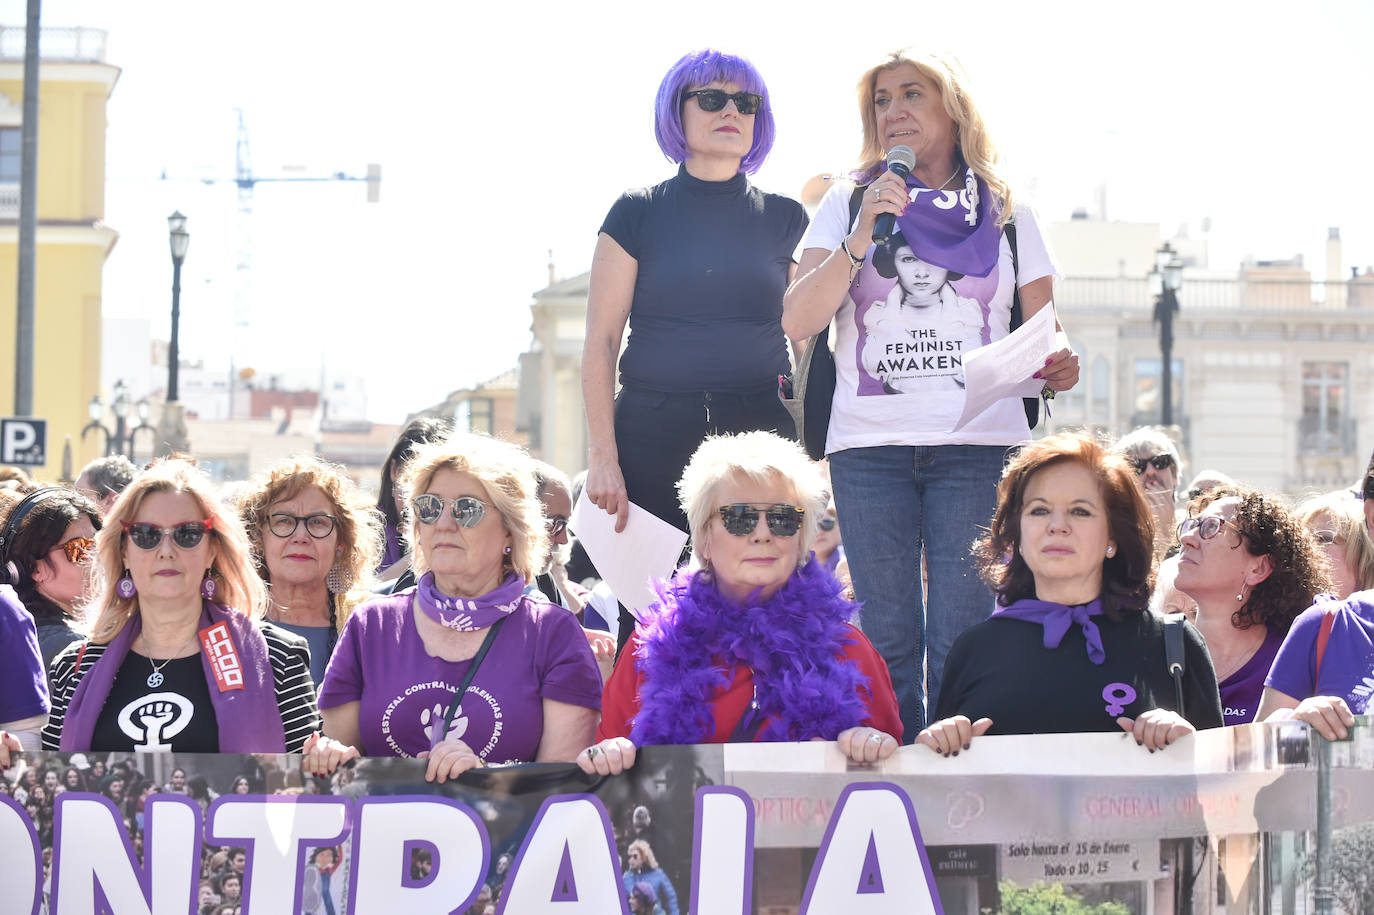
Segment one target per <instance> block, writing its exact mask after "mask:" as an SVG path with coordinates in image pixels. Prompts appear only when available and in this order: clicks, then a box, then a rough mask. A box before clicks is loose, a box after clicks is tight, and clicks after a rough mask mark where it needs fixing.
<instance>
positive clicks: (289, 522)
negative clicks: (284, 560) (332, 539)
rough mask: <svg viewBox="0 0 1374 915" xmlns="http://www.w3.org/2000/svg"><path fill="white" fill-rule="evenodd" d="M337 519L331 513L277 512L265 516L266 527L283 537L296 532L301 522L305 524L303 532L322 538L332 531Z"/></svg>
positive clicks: (318, 538) (317, 538)
mask: <svg viewBox="0 0 1374 915" xmlns="http://www.w3.org/2000/svg"><path fill="white" fill-rule="evenodd" d="M338 521H339V519H338V518H335V517H334V516H333V515H326V514H323V513H321V514H314V515H305V516H301V515H288V514H286V513H285V512H279V513H278V514H275V515H268V516H267V529H268V530H269V531H271V532H272V533H273V534H276V535H277V536H278V537H281V538H283V539H285V538H287V537H290V536H291V535H292V534H294V533H296V528H298V527H300V526H301V524H302V523H304V524H305V532H306V533H307V534H309V535H310V536H311V537H314V538H315V539H316V540H323V539H324V538H326V537H328V536H329V535H330V534H332V533H334V525H335V524H337V523H338Z"/></svg>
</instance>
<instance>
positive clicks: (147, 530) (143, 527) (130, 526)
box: [120, 518, 214, 550]
mask: <svg viewBox="0 0 1374 915" xmlns="http://www.w3.org/2000/svg"><path fill="white" fill-rule="evenodd" d="M120 523H121V524H123V525H124V533H126V534H128V535H129V539H130V540H132V541H133V543H134V546H136V547H138V548H139V549H140V550H155V549H157V548H158V546H160V545H161V544H162V540H163V538H164V537H166V536H167V535H168V534H171V535H172V543H174V544H176V545H177V546H178V547H180V548H181V549H183V550H194V549H195V548H196V547H198V546H200V542H201V540H203V539H205V532H206V531H208V530H212V529H213V528H214V522H213V521H212V520H211V519H209V518H206V519H205V520H204V521H187V522H185V523H184V524H178V525H177V526H176V527H158V526H157V525H156V524H144V523H143V522H141V521H122V522H120Z"/></svg>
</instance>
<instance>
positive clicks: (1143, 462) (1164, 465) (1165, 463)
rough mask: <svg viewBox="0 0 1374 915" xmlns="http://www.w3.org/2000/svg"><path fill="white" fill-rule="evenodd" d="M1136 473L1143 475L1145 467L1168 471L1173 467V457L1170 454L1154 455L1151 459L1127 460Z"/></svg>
mask: <svg viewBox="0 0 1374 915" xmlns="http://www.w3.org/2000/svg"><path fill="white" fill-rule="evenodd" d="M1127 460H1128V461H1130V462H1131V466H1132V467H1134V468H1135V472H1136V473H1144V472H1145V468H1146V467H1153V468H1154V469H1155V470H1168V469H1169V468H1170V467H1172V466H1174V456H1173V455H1172V454H1156V455H1155V456H1154V457H1151V458H1127Z"/></svg>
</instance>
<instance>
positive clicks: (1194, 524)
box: [1178, 515, 1245, 540]
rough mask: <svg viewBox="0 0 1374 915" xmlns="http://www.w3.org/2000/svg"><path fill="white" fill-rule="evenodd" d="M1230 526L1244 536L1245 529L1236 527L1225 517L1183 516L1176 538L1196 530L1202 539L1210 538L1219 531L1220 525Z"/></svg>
mask: <svg viewBox="0 0 1374 915" xmlns="http://www.w3.org/2000/svg"><path fill="white" fill-rule="evenodd" d="M1223 525H1224V526H1226V527H1229V528H1231V530H1233V531H1235V532H1236V533H1237V534H1240V535H1241V536H1245V531H1243V530H1241V529H1240V528H1238V527H1236V526H1235V525H1234V524H1232V523H1231V522H1230V521H1227V520H1226V519H1225V518H1218V517H1217V516H1216V515H1208V516H1207V517H1206V518H1184V519H1183V521H1182V522H1181V523H1180V524H1179V526H1178V539H1179V540H1182V539H1183V537H1184V535H1185V534H1191V533H1192V532H1193V531H1197V535H1198V536H1199V537H1201V538H1202V539H1203V540H1212V539H1214V538H1215V537H1216V535H1217V534H1219V533H1221V528H1222V526H1223Z"/></svg>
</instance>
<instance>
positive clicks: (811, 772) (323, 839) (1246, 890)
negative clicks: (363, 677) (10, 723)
mask: <svg viewBox="0 0 1374 915" xmlns="http://www.w3.org/2000/svg"><path fill="white" fill-rule="evenodd" d="M1361 725H1362V726H1360V727H1357V728H1356V729H1355V737H1354V738H1353V739H1352V740H1350V741H1346V742H1343V743H1340V744H1337V745H1334V747H1333V752H1332V754H1331V755H1332V763H1333V768H1332V769H1331V781H1332V785H1333V788H1332V792H1331V798H1330V800H1331V810H1332V817H1333V823H1334V825H1335V826H1336V827H1337V828H1338V830H1344V832H1343V833H1340V835H1343V836H1346V837H1351V836H1353V837H1354V839H1351V841H1354V840H1358V841H1366V839H1364V838H1362V837H1363V836H1366V835H1367V836H1369V837H1370V838H1369V841H1374V829H1371V828H1370V826H1371V824H1374V737H1371V734H1370V730H1369V728H1368V727H1367V719H1361ZM1312 740H1313V738H1312V737H1311V735H1310V734H1309V732H1308V729H1307V727H1306V725H1303V724H1300V723H1283V724H1263V725H1247V726H1245V727H1239V728H1226V729H1218V730H1215V731H1208V732H1203V733H1200V734H1198V735H1195V736H1194V737H1190V738H1186V739H1184V740H1183V741H1180V742H1179V743H1177V744H1175V745H1174V746H1171V747H1169V748H1168V749H1167V750H1165V751H1161V752H1158V753H1154V754H1150V753H1147V752H1146V751H1144V750H1143V749H1141V748H1140V747H1138V746H1136V745H1135V743H1134V741H1133V740H1132V739H1131V738H1130V737H1129V736H1128V735H1125V734H1122V735H1114V734H1068V735H1040V736H1028V737H983V738H979V739H978V740H977V741H976V742H975V743H974V745H973V747H972V748H971V749H970V750H969V751H967V752H966V753H964V754H963V755H962V756H960V757H959V758H958V759H945V758H942V757H940V756H938V755H937V754H934V753H932V752H930V751H929V750H927V749H926V748H924V747H911V748H905V749H903V750H901V751H899V752H898V753H897V754H895V755H894V756H893V757H892V758H891V759H889V760H887V761H886V762H884V763H882V764H879V765H877V766H873V767H861V766H855V765H852V764H849V763H848V762H847V761H846V760H845V759H844V757H843V756H842V755H841V754H840V753H839V752H838V751H837V750H836V748H835V747H834V745H833V744H826V743H805V744H731V745H724V746H722V745H709V746H699V747H650V748H645V749H643V750H642V751H641V753H640V757H639V761H638V763H637V764H636V766H635V767H634V769H633V770H631V771H630V772H628V773H626V774H625V775H621V776H616V777H612V778H598V777H593V776H587V775H584V774H583V773H582V772H581V771H580V770H578V769H576V767H573V766H568V765H525V766H510V767H493V768H489V769H484V770H475V771H473V772H470V773H467V774H465V775H464V776H463V777H461V778H459V779H458V780H456V781H451V782H448V783H446V784H443V785H436V784H430V783H426V782H425V781H424V777H423V776H424V763H423V762H422V761H415V760H401V759H376V758H374V759H363V760H359V761H358V762H357V763H356V764H354V765H352V766H349V767H346V768H344V769H341V770H340V771H339V772H338V773H336V774H335V775H334V776H333V777H332V778H329V779H313V778H302V776H301V773H300V769H299V765H300V763H299V759H298V758H295V757H290V756H284V755H258V756H237V755H214V756H211V755H204V756H201V755H188V754H170V753H139V754H125V753H119V754H113V753H85V754H81V753H77V754H61V753H31V754H20V755H18V756H17V758H16V760H15V763H14V766H13V767H12V768H11V769H10V770H9V771H8V772H7V773H6V774H5V791H4V793H3V794H0V847H3V848H4V849H5V850H6V854H4V855H3V856H0V887H3V888H4V890H3V897H2V898H0V910H3V911H5V912H22V913H63V915H65V913H78V912H79V913H82V915H86V913H91V912H110V913H113V915H135V913H137V915H167V913H178V915H180V913H185V912H191V913H199V915H234V913H236V912H237V913H252V915H259V913H262V915H272V913H280V915H287V913H290V915H297V913H304V915H319V913H330V915H344V913H372V912H386V913H393V912H407V913H411V912H414V913H431V912H433V913H469V912H474V913H478V915H486V913H488V912H491V913H497V915H500V913H512V915H516V913H518V915H526V913H557V915H582V913H587V915H606V913H615V912H620V913H626V915H631V913H634V912H638V911H648V912H655V911H661V912H663V913H664V915H685V913H688V912H693V913H702V915H708V913H709V915H720V913H727V915H728V913H745V912H758V913H765V915H784V913H786V915H794V913H834V912H845V911H848V910H849V909H850V908H851V907H854V906H862V907H863V912H864V913H865V915H884V913H894V915H895V913H903V915H909V913H922V912H935V913H965V912H967V913H977V912H980V911H984V910H986V911H992V912H998V911H1002V910H1003V904H1004V901H1005V900H1006V898H1007V896H1008V894H1012V895H1014V894H1018V893H1022V892H1027V893H1036V892H1050V890H1047V889H1046V887H1054V888H1055V889H1054V890H1053V892H1054V893H1060V894H1064V895H1063V896H1062V898H1064V899H1068V900H1071V901H1074V904H1075V905H1079V906H1080V908H1079V909H1070V911H1082V912H1095V911H1102V912H1107V911H1110V912H1138V913H1141V915H1145V913H1151V915H1159V913H1165V912H1174V911H1181V910H1183V909H1184V908H1187V906H1185V905H1184V902H1185V901H1186V900H1191V899H1192V898H1199V899H1201V898H1204V897H1207V896H1210V898H1211V899H1214V900H1215V899H1218V898H1221V899H1224V900H1227V904H1226V906H1223V907H1214V908H1212V909H1209V910H1210V911H1232V912H1241V911H1252V910H1256V909H1255V908H1252V903H1253V902H1254V901H1256V900H1268V899H1271V898H1278V897H1283V898H1286V899H1293V898H1301V899H1306V898H1308V897H1309V896H1310V895H1311V891H1312V888H1311V873H1310V867H1309V865H1308V859H1309V857H1310V855H1309V854H1308V852H1309V851H1310V848H1311V843H1310V840H1309V838H1308V834H1309V833H1310V832H1311V831H1312V830H1313V829H1314V828H1315V827H1316V813H1315V811H1316V807H1317V804H1316V801H1317V794H1316V791H1317V771H1316V763H1315V754H1314V753H1313V752H1312ZM1361 830H1363V832H1362V831H1361ZM1360 854H1361V852H1360V850H1359V849H1352V860H1355V861H1359V860H1361V859H1360V858H1359V855H1360ZM1363 854H1364V855H1365V857H1364V858H1363V860H1365V861H1367V860H1369V856H1370V855H1372V854H1374V848H1371V849H1367V850H1365V851H1364V852H1363ZM1059 887H1062V889H1059ZM636 892H638V894H639V896H638V898H636V897H635V893H636ZM648 898H652V900H653V903H652V904H648V903H646V902H645V899H648ZM1109 904H1110V905H1113V906H1115V907H1114V908H1098V909H1095V908H1093V906H1095V905H1103V906H1105V905H1109ZM1352 904H1358V903H1352ZM653 905H657V907H658V908H657V909H655V908H653ZM1275 910H1278V908H1277V906H1276V907H1275Z"/></svg>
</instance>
